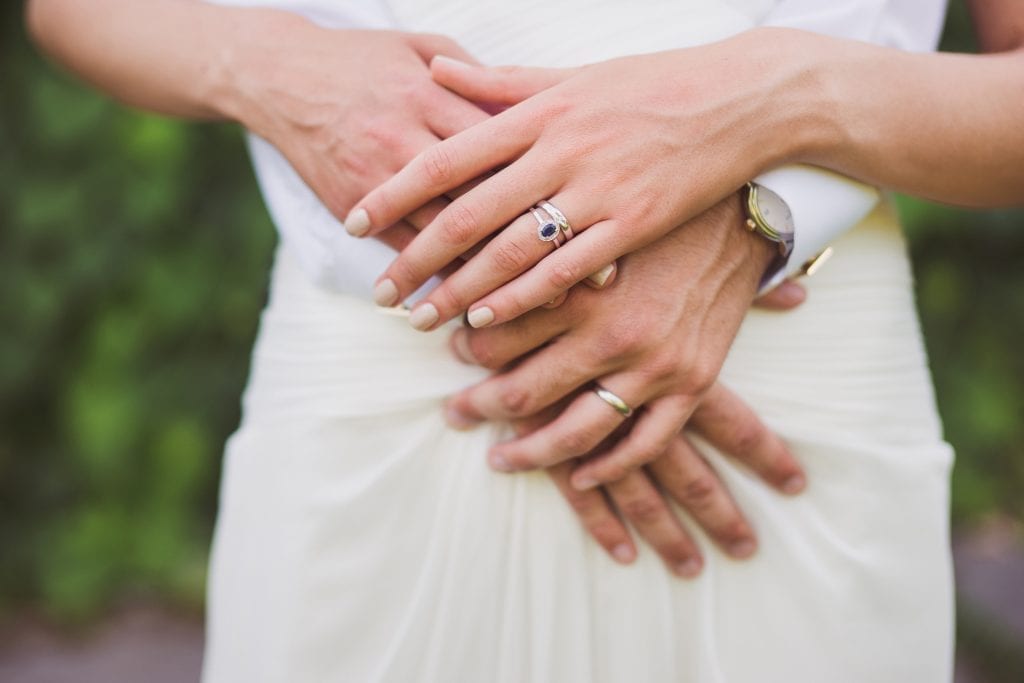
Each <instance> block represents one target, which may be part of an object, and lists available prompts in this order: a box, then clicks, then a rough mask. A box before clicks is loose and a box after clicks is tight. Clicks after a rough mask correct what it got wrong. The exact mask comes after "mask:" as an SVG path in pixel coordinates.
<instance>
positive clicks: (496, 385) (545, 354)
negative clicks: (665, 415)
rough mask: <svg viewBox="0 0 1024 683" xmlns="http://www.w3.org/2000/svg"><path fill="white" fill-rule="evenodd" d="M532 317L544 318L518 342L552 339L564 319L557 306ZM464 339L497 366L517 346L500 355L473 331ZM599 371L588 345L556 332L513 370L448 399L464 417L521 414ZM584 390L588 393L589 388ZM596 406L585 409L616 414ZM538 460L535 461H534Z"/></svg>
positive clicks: (602, 415)
mask: <svg viewBox="0 0 1024 683" xmlns="http://www.w3.org/2000/svg"><path fill="white" fill-rule="evenodd" d="M530 319H531V320H534V319H539V320H544V321H547V322H546V324H544V323H542V322H539V320H538V322H535V323H533V324H534V325H536V326H537V327H538V328H539V331H538V332H536V333H533V332H532V331H526V330H529V328H526V330H524V332H523V335H524V337H525V341H524V342H523V344H522V346H526V345H527V344H528V343H530V342H532V341H535V340H536V339H537V337H541V336H548V335H550V336H548V338H549V339H550V338H551V337H554V336H555V335H557V334H559V332H560V330H561V324H562V323H561V322H560V321H559V316H558V312H557V311H550V310H543V309H542V310H539V311H537V312H536V313H535V314H534V315H533V316H531V318H530ZM497 329H501V328H497ZM534 334H536V336H534ZM468 339H469V343H470V345H472V348H471V350H470V353H471V354H472V357H477V356H484V360H485V361H486V362H488V363H489V364H490V365H496V364H497V363H499V362H500V361H501V360H505V358H506V357H507V356H506V355H505V354H511V353H513V352H514V351H515V350H517V349H515V348H512V346H513V344H515V342H511V343H509V345H508V346H506V347H505V348H504V349H501V350H500V351H498V353H501V354H502V355H500V356H495V357H490V356H489V355H488V354H491V353H495V352H494V351H493V350H492V349H491V348H490V347H489V346H488V345H487V344H484V343H478V342H475V341H474V338H473V337H472V336H469V337H468ZM474 344H475V345H474ZM603 370H604V367H603V364H601V365H599V364H598V363H597V362H596V361H594V360H592V359H591V358H589V356H588V355H587V350H585V349H580V348H578V347H577V346H576V345H575V344H574V342H573V340H572V338H570V337H560V338H558V339H555V341H553V342H551V343H550V344H549V345H548V346H547V347H545V348H544V349H542V350H540V351H539V352H537V353H535V354H533V355H530V356H528V357H527V358H525V359H524V360H523V361H522V362H521V363H519V364H518V365H516V366H515V367H514V368H512V369H511V370H508V371H507V372H504V373H501V374H498V375H494V376H492V377H490V378H488V379H486V380H484V381H483V382H481V383H479V384H476V385H474V386H472V387H469V388H468V389H465V390H464V391H462V392H460V393H458V394H456V395H455V396H453V397H452V399H451V401H450V403H451V405H452V407H453V408H454V409H456V410H459V411H460V412H462V413H463V414H464V415H465V416H466V417H467V418H468V419H475V420H487V419H491V420H507V419H515V418H518V417H522V416H525V415H532V414H533V413H535V412H537V411H539V410H541V409H543V408H544V407H546V406H549V405H551V404H553V403H555V402H556V401H558V400H560V399H562V398H564V397H566V396H568V395H569V394H570V393H572V392H573V391H575V390H576V389H578V388H580V387H581V386H583V385H585V384H587V383H588V382H590V381H591V380H593V378H594V377H595V376H600V375H602V374H604V373H603ZM587 393H591V395H592V392H587ZM593 398H594V399H595V400H597V401H599V400H600V399H597V397H596V396H593ZM594 408H600V406H598V405H592V406H591V410H590V411H589V414H594V413H596V415H597V417H600V418H609V417H613V416H614V414H613V415H609V413H611V412H612V411H610V410H608V407H607V405H605V409H604V410H594ZM604 422H610V424H611V428H614V426H616V425H617V424H619V423H621V422H622V419H621V416H619V419H618V420H612V421H609V420H605V421H604ZM609 431H610V429H609V430H607V431H605V432H604V436H607V434H608V432H609ZM601 438H603V436H602V437H601ZM600 440H601V439H600V438H598V439H596V440H595V441H593V442H592V443H590V447H589V448H586V449H583V450H581V451H579V452H576V453H573V454H572V456H576V455H582V454H583V453H585V452H587V451H590V450H592V449H593V448H594V447H595V446H596V445H597V443H599V442H600ZM568 457H571V456H570V455H569V454H566V455H565V456H564V457H559V458H554V459H551V460H550V461H544V462H543V464H549V463H554V462H560V461H562V460H565V459H567V458H568ZM540 464H541V463H537V466H539V465H540Z"/></svg>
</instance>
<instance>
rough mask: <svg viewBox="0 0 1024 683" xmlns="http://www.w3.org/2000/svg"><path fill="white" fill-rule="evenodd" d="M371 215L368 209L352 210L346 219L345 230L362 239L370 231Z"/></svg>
mask: <svg viewBox="0 0 1024 683" xmlns="http://www.w3.org/2000/svg"><path fill="white" fill-rule="evenodd" d="M370 227H371V226H370V214H368V213H366V209H352V211H350V212H349V214H348V216H346V217H345V230H347V231H348V234H350V235H352V236H353V237H362V236H363V235H365V234H366V233H368V232H369V231H370Z"/></svg>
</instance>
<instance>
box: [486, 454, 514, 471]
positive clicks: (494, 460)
mask: <svg viewBox="0 0 1024 683" xmlns="http://www.w3.org/2000/svg"><path fill="white" fill-rule="evenodd" d="M487 461H488V462H490V463H491V467H493V468H494V469H496V470H498V471H499V472H511V471H512V465H511V464H510V463H509V461H508V460H506V459H505V456H504V455H502V454H501V453H491V454H490V455H489V456H487Z"/></svg>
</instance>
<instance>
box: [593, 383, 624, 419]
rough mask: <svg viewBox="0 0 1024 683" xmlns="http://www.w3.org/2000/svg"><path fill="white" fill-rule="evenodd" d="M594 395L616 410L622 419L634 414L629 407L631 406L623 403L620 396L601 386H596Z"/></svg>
mask: <svg viewBox="0 0 1024 683" xmlns="http://www.w3.org/2000/svg"><path fill="white" fill-rule="evenodd" d="M594 393H595V394H597V397H598V398H599V399H601V400H602V401H604V402H605V403H607V404H608V405H610V406H611V407H612V408H615V411H616V412H617V413H618V414H619V415H621V416H622V417H629V416H630V415H632V414H633V409H632V408H630V407H629V404H628V403H626V402H625V401H623V400H622V399H621V398H620V397H619V395H618V394H616V393H614V392H611V391H608V390H607V389H605V388H604V387H602V386H601V385H600V384H597V385H595V386H594Z"/></svg>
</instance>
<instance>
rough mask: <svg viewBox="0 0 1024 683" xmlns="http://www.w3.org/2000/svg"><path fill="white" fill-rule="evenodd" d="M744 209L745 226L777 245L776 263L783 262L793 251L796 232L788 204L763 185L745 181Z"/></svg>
mask: <svg viewBox="0 0 1024 683" xmlns="http://www.w3.org/2000/svg"><path fill="white" fill-rule="evenodd" d="M746 210H747V228H748V229H749V230H750V231H751V232H756V233H758V234H759V235H761V236H762V237H764V238H765V239H766V240H769V241H770V242H774V243H775V244H777V245H779V258H778V259H777V260H776V263H778V262H779V261H781V262H782V263H785V262H786V260H787V259H788V258H789V255H790V254H791V253H792V252H793V235H794V234H795V233H796V228H795V226H794V225H793V213H792V212H791V211H790V210H789V205H788V204H786V202H785V200H783V199H782V197H780V196H779V195H777V194H775V193H774V192H772V191H771V190H769V189H768V188H767V187H765V186H764V185H758V184H757V183H747V187H746Z"/></svg>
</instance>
